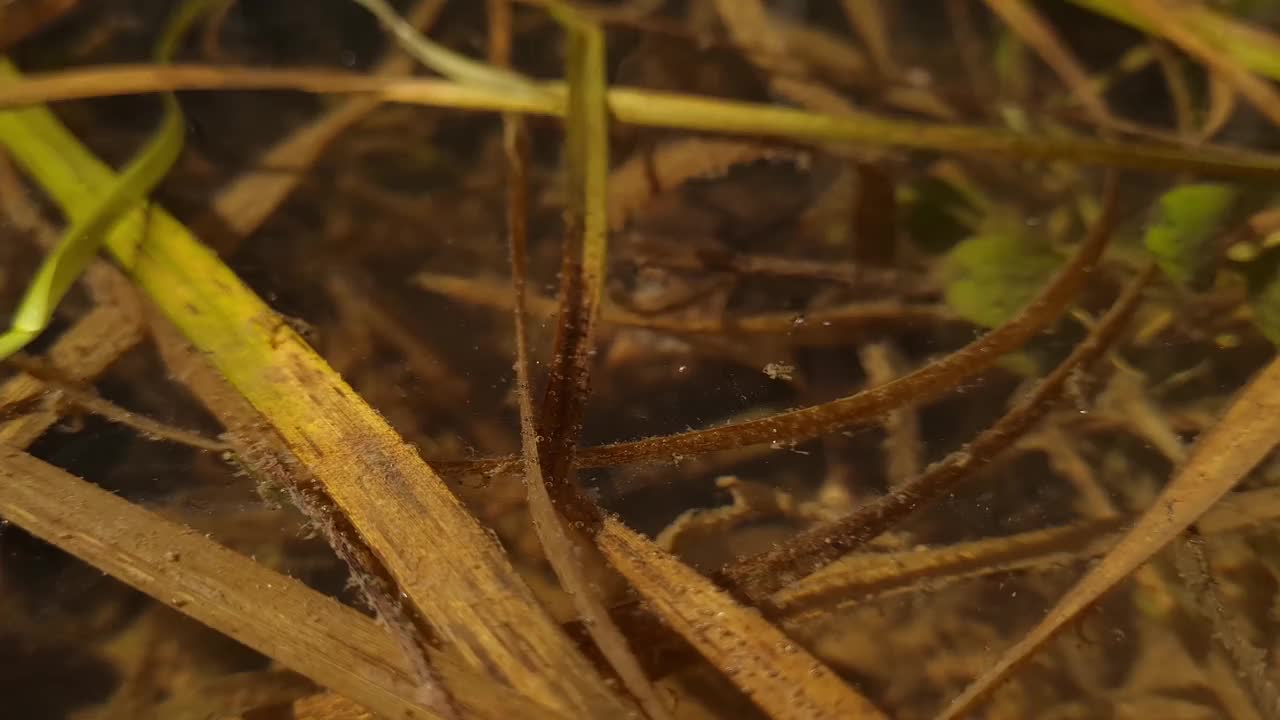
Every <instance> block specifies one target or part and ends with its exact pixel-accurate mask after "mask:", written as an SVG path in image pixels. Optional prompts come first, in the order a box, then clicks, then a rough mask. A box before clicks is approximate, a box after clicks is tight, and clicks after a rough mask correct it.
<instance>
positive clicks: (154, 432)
mask: <svg viewBox="0 0 1280 720" xmlns="http://www.w3.org/2000/svg"><path fill="white" fill-rule="evenodd" d="M5 361H6V362H7V363H8V364H10V365H13V366H15V367H17V368H19V369H21V370H22V372H23V373H25V374H27V375H29V376H30V377H33V378H35V379H36V380H39V381H40V382H41V383H42V384H43V385H44V386H45V387H46V388H47V389H52V390H55V391H57V392H58V394H59V395H60V396H61V398H60V399H62V400H64V401H65V402H67V403H69V404H71V405H73V406H75V407H77V408H79V409H81V410H84V411H85V412H89V413H92V414H94V415H97V416H98V417H100V418H102V419H104V420H106V421H107V422H112V423H115V424H117V425H122V426H124V427H127V428H130V429H132V430H135V431H137V432H138V433H139V434H140V435H142V436H143V437H145V438H148V439H152V440H163V441H167V442H172V443H176V444H178V445H186V446H188V447H192V448H195V449H197V450H205V451H208V452H226V451H227V450H230V449H231V446H230V445H228V444H227V443H225V442H223V441H221V440H214V439H212V438H207V437H205V436H204V435H201V434H200V433H198V432H195V431H193V430H186V429H183V428H179V427H173V426H171V425H168V424H166V423H162V422H160V421H159V420H153V419H152V418H149V417H147V416H145V415H140V414H138V413H135V412H133V411H131V410H126V409H125V408H122V407H120V406H119V405H117V404H115V403H113V402H111V401H110V400H107V399H105V398H103V397H101V396H100V395H98V394H97V393H95V392H93V391H92V390H88V389H85V388H82V387H78V386H77V385H76V383H75V382H74V381H69V380H67V379H66V378H64V377H62V376H61V375H60V374H59V373H58V372H57V371H56V370H54V369H52V368H50V367H48V366H46V365H44V364H43V363H40V362H36V361H35V360H33V359H32V358H30V357H28V356H26V355H23V354H21V353H19V354H16V355H12V356H10V357H8V358H6V359H5Z"/></svg>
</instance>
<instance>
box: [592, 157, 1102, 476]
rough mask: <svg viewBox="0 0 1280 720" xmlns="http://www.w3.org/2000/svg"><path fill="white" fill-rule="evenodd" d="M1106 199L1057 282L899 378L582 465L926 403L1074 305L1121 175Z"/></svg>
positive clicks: (815, 428)
mask: <svg viewBox="0 0 1280 720" xmlns="http://www.w3.org/2000/svg"><path fill="white" fill-rule="evenodd" d="M1106 198H1107V199H1106V203H1105V207H1104V209H1103V212H1102V214H1101V216H1100V217H1099V219H1098V220H1097V222H1096V223H1095V224H1094V227H1093V229H1092V231H1091V232H1090V233H1089V237H1088V238H1087V239H1086V240H1085V242H1084V243H1083V244H1081V246H1080V249H1079V250H1077V252H1076V255H1075V257H1074V258H1073V259H1072V260H1071V262H1070V263H1069V264H1068V265H1067V266H1066V267H1065V268H1063V270H1062V271H1061V272H1059V274H1058V276H1057V277H1056V278H1055V279H1054V281H1053V282H1052V283H1051V284H1050V285H1049V286H1048V287H1046V288H1045V289H1044V291H1042V292H1041V293H1040V295H1039V296H1038V297H1037V298H1036V299H1035V300H1033V301H1032V302H1031V304H1029V305H1028V306H1027V307H1026V308H1024V309H1023V310H1022V312H1021V313H1019V314H1018V316H1017V317H1015V318H1014V319H1012V320H1010V321H1009V322H1008V323H1006V324H1004V325H1002V326H1000V327H998V328H996V329H995V330H992V331H991V332H989V333H987V334H986V335H984V336H983V337H981V338H980V339H978V340H976V341H974V342H973V343H971V344H969V345H967V346H965V347H964V348H962V349H960V350H958V351H956V352H954V353H952V354H951V355H948V356H947V357H945V358H943V359H941V360H939V361H937V362H934V363H931V364H929V365H926V366H925V367H923V368H921V369H919V370H916V371H915V372H913V373H910V374H907V375H904V376H902V377H901V378H899V379H897V380H895V381H893V382H890V383H886V384H884V385H881V386H878V387H874V388H871V389H868V390H864V391H862V392H860V393H857V394H855V395H851V396H849V397H845V398H841V399H839V400H835V401H832V402H829V403H824V404H822V405H816V406H812V407H808V408H804V409H801V410H793V411H790V412H785V413H780V414H778V415H773V416H770V417H768V418H762V419H760V420H753V421H747V422H742V423H737V424H733V425H726V426H722V427H717V428H710V429H706V430H694V431H690V432H685V433H679V434H675V435H668V436H664V437H661V438H651V439H647V440H638V441H634V442H626V443H617V444H614V445H604V446H600V447H594V448H589V449H585V450H583V451H582V452H581V453H579V460H580V463H581V464H582V466H584V467H604V466H610V465H620V464H623V463H629V462H642V461H653V460H658V459H663V460H668V459H671V458H677V457H682V456H685V455H692V454H696V453H704V452H712V451H716V450H727V449H731V448H737V447H744V446H747V445H754V444H758V443H773V444H777V445H779V446H789V445H791V444H794V443H797V442H802V441H804V440H809V439H812V438H815V437H818V436H820V435H824V434H826V433H829V432H834V431H837V430H843V429H847V428H849V427H853V426H856V425H861V424H866V423H868V422H872V421H874V420H875V419H876V418H877V417H879V416H880V415H882V414H884V413H886V412H889V411H890V410H894V409H896V408H899V407H902V406H903V405H904V404H908V403H921V402H927V401H929V400H931V399H934V398H937V397H940V396H941V395H944V394H945V393H947V392H948V391H950V390H952V389H954V388H955V387H956V386H957V385H959V384H960V383H961V382H963V381H964V380H966V379H967V378H970V377H973V376H974V375H976V374H977V373H979V372H981V371H982V370H984V369H986V368H988V367H990V366H991V364H992V363H994V362H995V361H996V359H997V358H999V357H1000V356H1001V355H1003V354H1004V353H1007V352H1010V351H1012V350H1015V349H1017V348H1019V347H1021V346H1022V345H1023V344H1024V343H1026V342H1027V340H1029V339H1031V338H1032V337H1034V336H1035V335H1036V334H1037V333H1039V332H1041V331H1043V330H1044V329H1045V328H1046V327H1048V326H1049V325H1050V324H1051V323H1053V322H1054V321H1056V320H1057V319H1058V317H1060V316H1061V315H1062V313H1063V312H1064V311H1065V310H1066V309H1067V307H1068V306H1069V305H1070V304H1071V301H1072V300H1073V299H1074V298H1075V296H1076V294H1077V292H1079V290H1080V288H1082V287H1083V286H1084V284H1085V283H1086V281H1087V280H1088V277H1089V274H1090V271H1091V270H1092V268H1093V266H1094V264H1095V262H1096V261H1097V259H1098V257H1099V256H1100V255H1101V254H1102V250H1103V248H1104V247H1105V246H1106V243H1107V238H1108V237H1109V235H1110V232H1111V227H1112V225H1113V223H1114V221H1115V212H1116V199H1115V182H1114V180H1109V181H1108V184H1107V191H1106Z"/></svg>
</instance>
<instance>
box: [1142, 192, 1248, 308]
mask: <svg viewBox="0 0 1280 720" xmlns="http://www.w3.org/2000/svg"><path fill="white" fill-rule="evenodd" d="M1237 195H1239V193H1238V191H1236V190H1235V189H1234V188H1232V187H1230V186H1228V185H1222V184H1218V183H1202V184H1196V185H1181V186H1179V187H1176V188H1174V189H1172V190H1170V191H1169V192H1166V193H1165V194H1164V195H1161V196H1160V199H1159V201H1157V203H1156V215H1155V220H1154V222H1153V223H1152V224H1151V227H1149V228H1147V232H1146V234H1145V235H1144V236H1143V239H1142V242H1143V244H1144V245H1145V246H1146V248H1147V251H1148V252H1150V253H1151V255H1152V256H1153V257H1154V258H1155V261H1156V264H1157V265H1159V266H1160V269H1161V270H1162V271H1163V272H1164V274H1165V275H1167V276H1168V277H1169V278H1170V279H1171V280H1173V281H1174V282H1176V283H1178V284H1179V285H1181V286H1183V287H1186V288H1189V289H1192V290H1203V289H1206V288H1207V287H1208V285H1210V284H1211V283H1212V282H1213V275H1214V269H1215V266H1216V262H1215V253H1214V248H1213V243H1214V240H1215V238H1216V236H1217V233H1218V230H1219V229H1220V228H1221V227H1222V223H1223V221H1224V220H1225V219H1226V217H1227V214H1228V213H1229V212H1230V211H1231V207H1232V205H1234V204H1235V200H1236V197H1237Z"/></svg>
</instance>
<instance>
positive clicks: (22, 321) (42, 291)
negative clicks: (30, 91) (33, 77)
mask: <svg viewBox="0 0 1280 720" xmlns="http://www.w3.org/2000/svg"><path fill="white" fill-rule="evenodd" d="M208 6H209V2H208V1H207V0H194V1H193V2H188V3H186V4H184V5H183V6H182V7H181V8H180V9H179V10H178V11H177V12H176V13H175V14H174V16H173V18H172V19H171V20H170V22H169V24H168V26H167V28H166V30H165V34H164V36H163V37H162V38H161V40H160V43H159V45H158V47H157V49H156V60H157V62H160V63H165V62H168V60H169V58H170V57H171V56H172V55H173V50H174V48H175V47H176V46H177V44H178V41H179V40H180V39H181V37H182V35H183V34H184V33H185V32H186V31H187V29H189V28H190V27H191V25H192V24H193V23H194V22H195V21H196V19H198V18H199V16H200V15H201V14H202V13H203V12H204V11H205V10H206V9H207V8H208ZM16 77H17V71H16V70H15V69H14V68H13V66H12V65H11V64H9V63H8V61H0V78H3V79H7V80H12V79H14V78H16ZM163 102H164V115H163V117H162V119H161V122H160V127H159V128H158V129H157V130H156V133H155V135H153V136H152V138H151V140H150V141H148V142H147V144H146V145H145V146H144V147H143V149H142V150H141V151H140V152H139V153H138V155H137V156H136V157H135V158H134V159H133V161H131V162H130V163H129V164H128V165H127V166H126V167H125V169H124V170H123V171H122V172H121V173H120V176H119V178H118V179H117V180H116V181H115V182H113V183H112V184H111V185H110V187H109V189H108V190H107V192H106V193H103V194H102V195H101V196H99V197H97V198H95V199H92V200H90V201H89V203H88V204H87V205H86V207H85V210H84V212H83V213H82V214H77V215H76V216H74V217H73V219H72V221H71V225H70V227H68V228H67V229H66V231H65V232H63V234H62V237H61V238H60V239H59V241H58V244H57V246H56V247H55V248H54V249H53V251H52V252H50V253H49V255H48V256H47V257H45V259H44V261H43V262H42V263H41V265H40V267H39V269H38V270H37V271H36V274H35V277H34V278H32V280H31V283H30V284H29V285H28V287H27V291H26V293H25V294H24V295H23V298H22V300H21V302H20V303H19V304H18V308H17V310H16V311H15V313H14V316H13V322H12V327H11V328H10V330H9V331H7V332H6V333H4V334H3V335H0V359H3V358H6V357H8V356H9V355H12V354H13V353H15V352H17V351H18V350H20V349H22V348H23V347H24V346H26V345H27V343H29V342H31V341H32V340H33V339H35V337H36V336H38V335H39V334H40V332H41V331H42V330H44V328H45V327H46V326H47V325H48V324H49V320H50V319H51V318H52V317H53V312H54V309H55V308H56V307H57V305H58V303H59V302H60V301H61V300H62V298H63V297H64V296H65V295H66V294H67V291H68V290H70V289H71V285H72V284H73V283H74V282H75V281H76V279H77V278H79V277H80V275H81V273H83V272H84V269H85V268H86V267H87V266H88V265H89V262H90V261H91V260H93V258H94V256H95V255H96V254H97V252H98V248H99V247H101V245H102V242H103V240H104V238H105V237H106V236H107V231H108V230H110V229H111V227H112V226H113V225H114V224H115V223H116V221H117V220H119V219H120V217H121V216H122V215H123V214H124V213H125V212H127V211H128V210H130V209H132V208H133V207H134V206H135V205H136V204H137V203H139V202H142V201H143V200H144V199H145V198H146V196H147V195H148V194H149V193H150V192H151V190H152V189H153V188H155V186H156V185H157V184H159V182H160V180H161V179H163V178H164V176H165V175H166V174H168V172H169V169H170V168H171V167H172V166H173V163H174V161H175V160H177V158H178V155H179V154H180V153H181V152H182V145H183V142H184V137H185V133H184V129H185V127H184V122H183V118H182V110H181V108H179V107H178V101H177V98H175V97H174V95H173V94H172V93H166V94H164V95H163ZM17 112H21V111H17ZM16 121H18V118H17V116H16V112H5V113H0V123H6V124H7V123H13V122H16ZM36 127H40V128H41V135H42V136H43V137H51V133H50V129H51V126H50V125H48V124H44V123H41V124H38V125H37V126H36Z"/></svg>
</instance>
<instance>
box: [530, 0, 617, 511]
mask: <svg viewBox="0 0 1280 720" xmlns="http://www.w3.org/2000/svg"><path fill="white" fill-rule="evenodd" d="M552 9H553V12H555V13H556V14H557V19H559V20H560V21H561V23H562V24H563V25H564V26H565V28H566V29H567V30H568V31H569V50H568V53H567V54H568V59H567V62H566V68H565V70H566V76H567V78H568V84H569V94H568V101H567V103H566V106H567V119H566V124H567V128H566V139H565V156H566V157H565V160H566V166H567V167H568V175H569V178H568V187H569V188H570V192H569V203H568V207H566V208H565V212H564V242H563V244H562V249H561V258H560V261H561V264H560V288H559V294H558V297H557V302H556V305H557V311H556V315H557V321H558V322H557V324H556V339H555V346H554V349H553V351H552V356H551V363H550V365H549V367H548V373H547V384H546V389H545V391H544V393H543V397H542V406H541V408H540V411H539V416H538V423H537V433H536V435H537V437H538V438H539V440H538V456H539V462H540V464H541V466H542V477H543V479H544V480H545V481H546V483H547V490H548V492H550V493H551V497H552V498H554V499H555V502H556V505H557V506H558V510H559V512H560V513H561V514H563V515H564V516H565V517H566V518H567V519H568V520H569V521H570V522H571V523H573V524H574V525H575V526H576V527H579V528H590V527H594V526H596V525H598V524H599V522H600V510H599V508H598V507H597V506H596V505H595V503H594V502H592V501H590V500H589V499H587V498H586V496H585V495H584V494H583V493H582V492H581V491H580V489H579V488H578V487H577V484H576V482H575V480H574V458H575V455H576V452H577V446H578V437H579V436H580V435H581V432H582V418H583V414H584V413H585V412H586V403H587V398H588V397H589V396H590V394H591V375H592V373H591V370H592V365H593V361H594V356H595V341H596V340H595V335H596V328H597V326H598V325H599V321H600V307H601V304H602V301H603V299H604V279H605V272H606V254H607V248H608V234H609V218H608V213H609V207H608V205H609V203H608V176H609V134H608V133H609V117H608V110H607V107H606V104H605V91H606V80H605V73H604V32H603V30H601V29H600V27H599V26H597V25H594V24H589V23H587V22H586V21H585V20H583V19H582V18H581V17H579V16H577V15H576V14H573V13H572V11H570V10H568V9H567V8H561V7H555V6H553V8H552Z"/></svg>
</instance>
